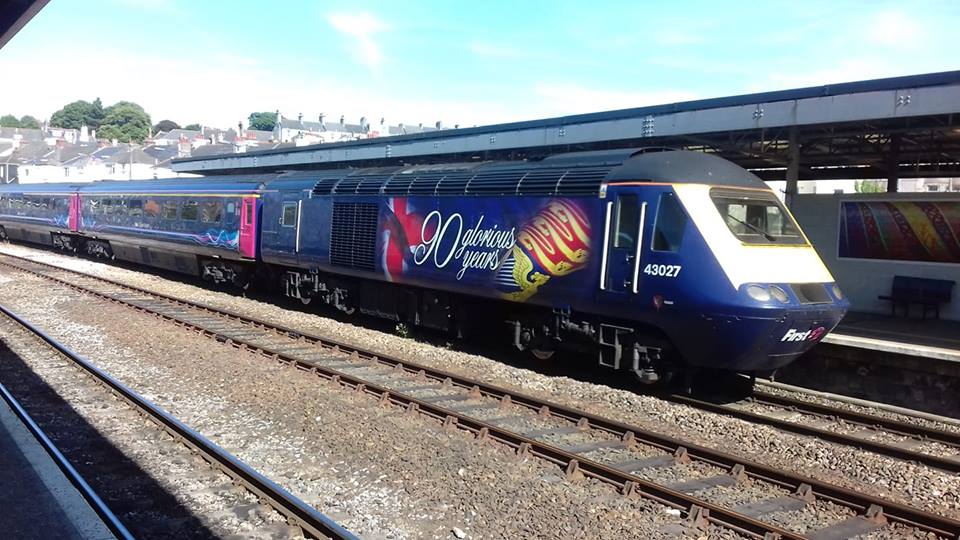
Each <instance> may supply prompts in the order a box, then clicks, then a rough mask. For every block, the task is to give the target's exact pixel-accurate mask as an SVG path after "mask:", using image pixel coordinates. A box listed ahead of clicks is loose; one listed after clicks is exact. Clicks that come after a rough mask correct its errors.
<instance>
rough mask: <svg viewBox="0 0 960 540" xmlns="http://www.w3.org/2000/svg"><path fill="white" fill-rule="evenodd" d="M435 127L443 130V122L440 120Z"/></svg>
mask: <svg viewBox="0 0 960 540" xmlns="http://www.w3.org/2000/svg"><path fill="white" fill-rule="evenodd" d="M434 125H435V126H437V129H443V122H441V121H439V120H437V123H436V124H434Z"/></svg>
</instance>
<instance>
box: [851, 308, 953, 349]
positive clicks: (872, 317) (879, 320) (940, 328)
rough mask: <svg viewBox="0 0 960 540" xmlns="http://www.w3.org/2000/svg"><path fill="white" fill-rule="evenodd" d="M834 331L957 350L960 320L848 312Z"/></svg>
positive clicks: (906, 343)
mask: <svg viewBox="0 0 960 540" xmlns="http://www.w3.org/2000/svg"><path fill="white" fill-rule="evenodd" d="M833 334H834V335H837V334H839V335H844V336H856V337H862V338H870V339H877V340H883V341H892V342H897V343H902V344H905V345H920V346H924V347H937V348H942V349H954V350H957V351H960V321H948V320H942V319H929V318H928V319H921V318H917V317H911V318H905V317H891V316H889V315H880V314H877V313H861V312H850V313H848V314H847V316H846V317H844V318H843V321H841V322H840V326H838V327H837V328H836V329H835V330H834V331H833Z"/></svg>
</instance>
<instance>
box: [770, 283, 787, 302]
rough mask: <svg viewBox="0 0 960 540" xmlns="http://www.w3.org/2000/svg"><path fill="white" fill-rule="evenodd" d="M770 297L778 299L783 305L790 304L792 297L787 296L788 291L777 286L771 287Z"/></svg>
mask: <svg viewBox="0 0 960 540" xmlns="http://www.w3.org/2000/svg"><path fill="white" fill-rule="evenodd" d="M770 296H772V297H774V298H776V299H777V300H779V301H780V302H781V303H783V304H788V303H790V297H789V296H787V291H785V290H783V289H781V288H780V287H778V286H776V285H771V286H770Z"/></svg>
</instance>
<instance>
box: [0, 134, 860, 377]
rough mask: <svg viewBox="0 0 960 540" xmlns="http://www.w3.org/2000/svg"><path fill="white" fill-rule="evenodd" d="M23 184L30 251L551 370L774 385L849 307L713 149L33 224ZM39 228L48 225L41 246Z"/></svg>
mask: <svg viewBox="0 0 960 540" xmlns="http://www.w3.org/2000/svg"><path fill="white" fill-rule="evenodd" d="M24 188H25V186H20V187H19V188H18V187H17V186H6V187H4V188H3V189H2V190H0V214H2V215H0V226H2V227H3V229H0V231H2V230H6V234H7V235H8V236H10V237H11V238H14V239H22V240H27V241H42V242H43V243H48V244H54V245H59V246H61V247H65V248H69V249H73V250H78V251H84V252H87V253H92V254H99V255H112V256H115V257H119V258H123V259H125V260H130V261H134V262H140V263H144V264H152V265H154V266H160V267H164V268H169V269H174V270H178V271H182V272H186V273H190V274H195V275H200V276H204V277H206V278H207V279H211V280H214V281H230V282H234V283H238V284H244V283H247V282H248V281H249V278H250V276H253V275H255V276H257V278H258V279H260V280H262V281H265V282H267V283H270V284H273V285H274V286H279V287H280V288H281V290H282V292H283V294H285V295H287V296H289V297H292V298H298V299H300V300H301V301H303V302H304V303H309V302H320V303H324V304H328V305H330V306H333V307H335V308H337V309H340V310H342V311H344V312H346V313H353V312H355V311H359V312H362V313H366V314H369V315H374V316H378V317H385V318H388V319H391V320H395V321H398V322H403V323H406V324H411V325H420V326H425V327H430V328H435V329H440V330H446V331H451V332H455V333H457V334H459V335H463V334H466V333H482V334H484V335H489V336H502V339H505V340H508V341H509V342H510V343H512V344H513V345H514V346H516V347H517V348H519V349H521V350H530V351H531V352H533V353H534V354H536V355H537V356H539V357H541V358H547V357H549V356H550V355H552V354H553V353H554V352H555V351H557V350H559V349H564V348H566V349H575V350H581V351H587V352H589V353H590V354H592V355H594V356H595V357H596V359H597V361H598V363H599V364H601V365H603V366H607V367H610V368H614V369H624V370H628V371H631V372H633V373H635V374H636V375H637V376H638V377H640V379H641V380H644V381H647V382H652V381H655V380H657V379H658V378H660V377H661V376H663V375H664V374H667V373H673V372H676V371H677V370H678V368H682V367H691V366H695V367H709V368H718V369H724V370H733V371H740V372H757V371H766V370H772V369H776V368H778V367H781V366H783V365H785V364H787V363H789V362H791V361H792V360H794V359H795V358H797V357H798V356H799V355H800V354H802V353H803V352H804V351H806V350H807V349H809V348H810V347H811V346H813V345H814V344H815V343H816V342H818V341H819V340H820V339H821V338H822V337H823V336H824V335H825V334H826V333H827V332H829V331H830V330H832V329H833V328H834V326H835V325H836V324H837V323H838V322H839V320H840V318H841V317H842V316H843V314H844V313H845V311H846V309H847V307H848V303H847V302H846V300H845V299H844V298H843V295H842V293H841V291H840V289H839V288H838V287H837V286H836V284H835V283H834V280H833V278H832V276H831V275H830V273H829V271H828V270H827V269H826V267H825V266H824V264H823V263H822V261H821V260H820V258H819V257H818V256H817V254H816V252H815V251H814V249H813V247H812V246H811V245H810V243H809V241H808V240H807V238H806V237H805V236H804V235H803V232H802V231H801V230H800V229H799V227H798V226H797V224H796V222H795V221H794V220H793V218H792V217H791V216H790V214H789V212H788V211H787V210H786V209H785V208H784V207H783V205H782V204H781V203H780V202H779V200H778V199H777V198H776V196H775V194H774V193H773V192H772V191H771V190H770V189H769V188H768V187H767V186H766V184H765V183H764V182H762V181H761V180H760V179H759V178H757V177H756V176H754V175H752V174H751V173H749V172H748V171H746V170H744V169H742V168H740V167H738V166H736V165H734V164H733V163H730V162H728V161H725V160H723V159H721V158H718V157H715V156H711V155H708V154H703V153H695V152H685V151H657V152H644V151H627V150H613V151H601V152H586V153H571V154H561V155H556V156H551V157H548V158H546V159H543V160H539V161H523V162H477V163H459V164H457V163H455V164H443V165H429V166H400V167H381V168H366V169H335V170H326V171H311V172H298V173H286V174H280V175H275V176H270V177H259V178H250V177H247V178H232V179H226V180H220V179H208V178H198V179H182V178H181V179H176V180H157V181H153V182H128V183H123V182H98V183H95V184H93V185H89V186H80V187H77V186H66V185H56V186H53V185H48V186H40V187H37V188H33V189H37V190H41V189H42V190H44V192H43V193H49V194H50V197H51V198H55V197H54V195H53V194H54V193H60V194H62V197H64V201H65V202H64V201H61V202H57V203H53V207H51V208H50V209H49V210H50V211H49V212H48V213H47V214H44V211H38V212H35V213H36V214H37V215H31V216H27V215H25V213H24V212H22V211H15V212H12V211H9V210H8V206H7V205H6V202H5V201H6V199H8V198H17V197H33V196H34V195H32V194H28V193H26V191H24V192H23V193H15V191H16V190H17V189H21V190H24ZM27 191H29V190H27ZM37 193H38V195H36V196H40V197H46V196H47V195H46V194H43V195H39V193H40V192H37ZM94 201H97V202H94ZM217 202H219V203H220V206H219V207H218V206H217ZM58 205H59V206H58ZM64 205H66V208H67V210H68V212H66V213H63V212H62V210H63V208H64ZM147 205H150V216H149V219H148V218H147V216H146V214H147V211H146V208H147ZM208 205H209V206H208ZM118 207H122V208H123V210H120V211H118V210H117V208H118ZM54 208H56V210H54ZM108 209H109V210H108ZM57 212H60V213H58V214H56V216H53V214H55V213H57ZM22 214H23V215H22ZM40 214H43V215H40ZM48 214H49V215H48ZM134 214H136V215H134ZM205 215H207V216H208V217H209V221H208V218H205V217H203V216H205ZM28 217H29V218H30V219H41V220H42V219H47V220H48V221H46V222H35V223H33V224H31V228H30V231H31V232H30V233H29V234H26V233H24V232H23V231H25V230H26V228H25V227H26V224H25V223H26V222H25V221H24V220H25V219H26V218H28ZM214 218H217V219H214ZM63 223H66V225H63ZM44 231H46V233H45V232H44ZM44 234H46V235H48V236H49V238H50V240H49V241H47V240H46V238H47V237H46V236H44ZM38 235H39V236H44V238H42V239H40V238H39V236H38Z"/></svg>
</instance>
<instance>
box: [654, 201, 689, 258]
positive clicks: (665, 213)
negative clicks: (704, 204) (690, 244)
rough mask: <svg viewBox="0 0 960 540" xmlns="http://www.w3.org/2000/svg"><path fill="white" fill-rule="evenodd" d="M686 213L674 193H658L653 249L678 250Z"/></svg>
mask: <svg viewBox="0 0 960 540" xmlns="http://www.w3.org/2000/svg"><path fill="white" fill-rule="evenodd" d="M687 219H688V218H687V214H686V213H685V212H684V211H683V208H682V207H681V206H680V201H678V200H677V196H676V194H674V193H664V194H662V195H660V203H659V204H658V205H657V222H656V224H655V225H654V228H653V250H654V251H673V252H677V251H680V244H681V243H682V242H683V231H685V230H686V228H687Z"/></svg>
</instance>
